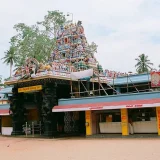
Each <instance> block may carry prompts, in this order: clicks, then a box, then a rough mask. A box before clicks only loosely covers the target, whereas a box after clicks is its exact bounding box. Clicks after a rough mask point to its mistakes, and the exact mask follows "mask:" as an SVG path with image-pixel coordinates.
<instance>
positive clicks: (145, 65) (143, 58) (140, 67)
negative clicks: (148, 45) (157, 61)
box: [135, 54, 153, 73]
mask: <svg viewBox="0 0 160 160" xmlns="http://www.w3.org/2000/svg"><path fill="white" fill-rule="evenodd" d="M135 60H136V61H137V64H136V65H135V67H136V70H137V72H138V73H144V72H148V71H150V70H152V68H151V66H153V63H151V62H150V60H149V59H148V56H147V55H145V54H141V55H139V56H138V58H136V59H135Z"/></svg>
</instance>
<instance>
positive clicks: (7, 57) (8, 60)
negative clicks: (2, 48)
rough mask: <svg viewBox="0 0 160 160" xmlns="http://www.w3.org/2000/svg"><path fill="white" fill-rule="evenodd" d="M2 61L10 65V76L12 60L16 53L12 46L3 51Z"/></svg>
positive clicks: (13, 60) (14, 59)
mask: <svg viewBox="0 0 160 160" xmlns="http://www.w3.org/2000/svg"><path fill="white" fill-rule="evenodd" d="M2 60H4V61H3V63H5V64H7V65H10V77H11V76H12V67H13V64H14V62H15V61H16V54H15V49H14V47H12V46H11V47H10V49H9V50H8V51H7V52H5V56H4V57H3V58H2Z"/></svg>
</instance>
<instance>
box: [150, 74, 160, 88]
mask: <svg viewBox="0 0 160 160" xmlns="http://www.w3.org/2000/svg"><path fill="white" fill-rule="evenodd" d="M151 87H160V72H151Z"/></svg>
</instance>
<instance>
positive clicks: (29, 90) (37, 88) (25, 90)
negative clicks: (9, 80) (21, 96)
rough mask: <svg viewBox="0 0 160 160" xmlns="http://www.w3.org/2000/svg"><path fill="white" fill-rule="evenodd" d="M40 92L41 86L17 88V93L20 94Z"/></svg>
mask: <svg viewBox="0 0 160 160" xmlns="http://www.w3.org/2000/svg"><path fill="white" fill-rule="evenodd" d="M40 90H42V85H37V86H30V87H23V88H18V93H22V92H24V93H25V92H31V91H40Z"/></svg>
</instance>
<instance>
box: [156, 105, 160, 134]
mask: <svg viewBox="0 0 160 160" xmlns="http://www.w3.org/2000/svg"><path fill="white" fill-rule="evenodd" d="M156 114H157V130H158V135H159V136H160V107H156Z"/></svg>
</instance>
